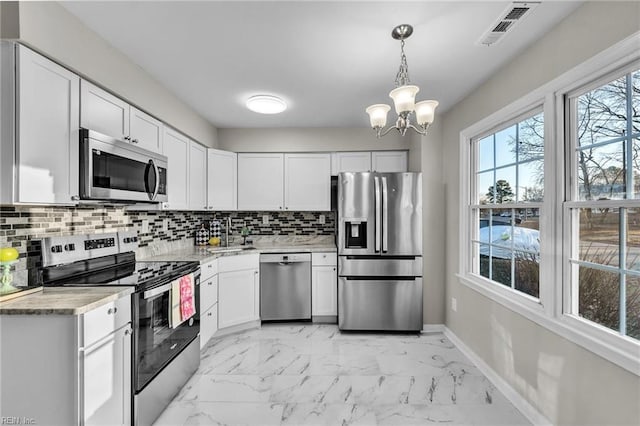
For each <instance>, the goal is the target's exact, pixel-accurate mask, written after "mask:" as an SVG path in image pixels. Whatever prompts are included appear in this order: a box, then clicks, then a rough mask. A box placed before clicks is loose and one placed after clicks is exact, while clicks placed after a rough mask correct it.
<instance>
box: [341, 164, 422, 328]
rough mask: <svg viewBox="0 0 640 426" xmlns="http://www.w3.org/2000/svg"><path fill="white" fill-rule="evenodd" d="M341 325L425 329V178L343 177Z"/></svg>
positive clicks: (409, 175) (417, 175) (389, 175)
mask: <svg viewBox="0 0 640 426" xmlns="http://www.w3.org/2000/svg"><path fill="white" fill-rule="evenodd" d="M338 326H339V328H340V329H341V330H394V331H419V330H421V329H422V173H351V172H346V173H340V174H339V176H338Z"/></svg>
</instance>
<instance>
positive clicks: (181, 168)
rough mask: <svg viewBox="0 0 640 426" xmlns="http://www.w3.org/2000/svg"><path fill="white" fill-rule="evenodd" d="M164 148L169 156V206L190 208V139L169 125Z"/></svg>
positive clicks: (165, 129)
mask: <svg viewBox="0 0 640 426" xmlns="http://www.w3.org/2000/svg"><path fill="white" fill-rule="evenodd" d="M163 145H164V149H163V153H164V155H165V156H166V157H167V169H168V171H167V196H168V200H169V201H168V202H167V208H169V209H171V210H186V209H188V208H189V191H188V188H189V186H188V185H189V169H188V162H189V139H188V138H187V137H186V136H184V135H182V134H180V133H178V132H176V131H175V130H173V129H170V128H168V127H165V128H164V144H163Z"/></svg>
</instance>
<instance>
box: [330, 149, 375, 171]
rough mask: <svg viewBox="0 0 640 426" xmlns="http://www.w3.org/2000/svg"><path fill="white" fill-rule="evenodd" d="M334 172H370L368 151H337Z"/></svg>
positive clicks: (369, 154)
mask: <svg viewBox="0 0 640 426" xmlns="http://www.w3.org/2000/svg"><path fill="white" fill-rule="evenodd" d="M335 160H336V163H337V164H336V167H335V172H336V174H338V173H340V172H370V171H371V153H370V152H338V153H336V156H335Z"/></svg>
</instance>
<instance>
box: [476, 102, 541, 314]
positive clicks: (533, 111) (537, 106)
mask: <svg viewBox="0 0 640 426" xmlns="http://www.w3.org/2000/svg"><path fill="white" fill-rule="evenodd" d="M524 109H525V110H524V111H519V112H518V113H517V114H516V115H515V116H512V117H511V118H509V119H508V120H505V121H503V122H502V123H500V124H498V125H495V126H493V127H492V128H490V129H488V130H487V131H484V132H482V133H480V134H479V135H477V136H474V137H472V138H470V140H469V143H470V145H471V146H470V148H469V155H470V169H469V170H470V176H469V179H470V183H469V185H470V187H469V189H470V191H469V202H468V209H469V212H468V220H469V221H473V222H474V224H473V225H472V224H471V223H470V224H469V226H470V234H469V235H470V236H471V238H470V240H469V242H470V243H471V244H472V245H473V244H474V243H479V241H480V236H479V229H478V228H477V227H476V226H475V224H476V223H477V222H478V220H479V218H478V217H475V215H474V214H473V212H474V211H476V212H477V213H480V212H481V211H482V210H486V209H512V210H513V209H526V208H537V209H538V210H539V217H540V219H539V220H540V226H539V228H542V222H543V220H542V219H543V214H544V208H545V207H544V201H537V202H528V203H527V202H521V201H514V202H510V203H503V204H490V205H487V204H480V203H479V202H478V201H477V200H478V198H479V195H480V193H479V191H478V181H477V176H478V173H479V172H481V171H482V172H486V171H489V170H493V171H494V173H495V172H496V170H499V169H502V168H505V167H506V166H508V167H511V166H515V167H516V188H515V190H516V194H518V188H517V179H518V177H517V176H518V175H517V167H518V166H519V165H521V164H526V163H528V162H532V161H535V160H528V161H519V160H518V159H516V161H515V162H514V163H509V164H507V165H506V166H505V165H501V166H499V167H495V164H494V167H493V168H492V169H482V170H481V169H480V168H479V167H475V166H474V165H478V164H479V149H478V145H479V141H481V140H482V139H484V138H486V137H487V136H491V135H495V134H496V133H498V132H501V131H502V130H506V129H508V128H510V127H512V126H514V125H517V124H519V123H521V122H523V121H525V120H527V119H529V118H531V117H535V116H537V115H539V114H542V115H543V120H544V119H545V117H544V115H545V109H544V102H536V103H534V105H532V107H531V108H524ZM544 132H545V134H544V138H545V140H546V137H547V130H546V126H545V128H544ZM546 145H547V144H546V143H545V147H544V149H545V152H544V154H543V155H542V157H541V158H542V160H543V161H544V159H545V155H546ZM494 156H495V153H494ZM544 164H545V165H544V172H546V162H545V163H544ZM545 176H546V175H545ZM546 184H547V181H546V178H545V179H544V185H543V186H546ZM494 185H495V182H494ZM545 194H546V188H545ZM545 199H546V195H545ZM511 226H515V225H514V224H513V223H511ZM538 231H539V232H540V235H541V236H542V229H539V230H538ZM540 244H541V253H540V258H541V259H542V241H541V242H540ZM490 246H491V245H490ZM469 250H470V253H471V258H470V262H471V263H470V264H469V269H468V271H469V272H470V273H471V274H473V276H474V277H475V278H478V279H482V281H483V282H484V283H491V284H493V285H498V286H499V287H498V288H505V289H507V290H508V292H507V293H505V294H504V296H507V295H508V294H514V295H516V296H517V295H520V296H524V298H525V300H526V302H524V303H534V304H542V301H541V299H540V297H534V296H531V295H529V294H527V293H525V292H523V291H520V290H516V289H515V288H514V287H513V286H506V285H505V284H502V283H499V282H497V281H495V280H492V279H489V278H487V277H484V276H482V275H481V274H480V272H479V271H473V270H474V268H475V266H476V265H478V264H479V263H478V262H479V256H480V253H479V252H478V251H477V250H474V249H473V248H470V249H469ZM512 260H513V257H512ZM512 268H513V265H512ZM540 271H542V269H540ZM539 281H541V280H539ZM511 284H513V277H512V283H511ZM538 286H539V288H538V294H539V295H541V294H542V292H541V288H540V287H541V283H540V282H539V283H538ZM497 291H500V290H497Z"/></svg>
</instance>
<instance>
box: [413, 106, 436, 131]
mask: <svg viewBox="0 0 640 426" xmlns="http://www.w3.org/2000/svg"><path fill="white" fill-rule="evenodd" d="M437 106H438V101H422V102H418V103H417V104H416V121H417V122H418V124H419V125H421V126H424V125H428V124H431V123H433V118H434V115H435V111H436V107H437Z"/></svg>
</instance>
